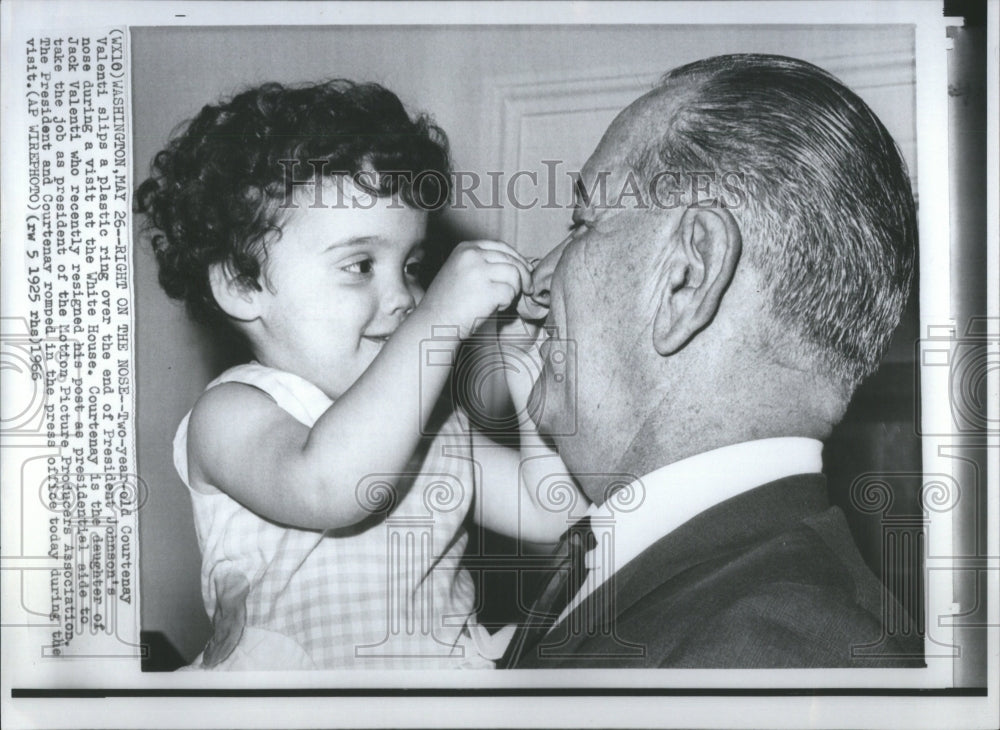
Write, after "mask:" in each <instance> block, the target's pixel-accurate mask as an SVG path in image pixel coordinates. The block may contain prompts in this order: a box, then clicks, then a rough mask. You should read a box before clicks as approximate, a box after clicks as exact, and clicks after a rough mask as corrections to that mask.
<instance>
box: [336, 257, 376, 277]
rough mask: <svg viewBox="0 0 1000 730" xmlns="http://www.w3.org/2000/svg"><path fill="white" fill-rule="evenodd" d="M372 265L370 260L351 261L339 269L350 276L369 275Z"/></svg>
mask: <svg viewBox="0 0 1000 730" xmlns="http://www.w3.org/2000/svg"><path fill="white" fill-rule="evenodd" d="M373 263H374V262H373V261H372V260H371V259H360V260H359V261H352V262H351V263H349V264H347V266H342V267H341V268H342V269H343V270H344V271H346V272H348V273H351V274H370V273H372V268H373Z"/></svg>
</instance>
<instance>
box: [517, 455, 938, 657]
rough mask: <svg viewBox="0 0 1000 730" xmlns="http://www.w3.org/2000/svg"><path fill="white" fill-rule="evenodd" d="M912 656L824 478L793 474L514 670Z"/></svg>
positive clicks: (675, 537) (917, 644)
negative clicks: (829, 498) (890, 629)
mask: <svg viewBox="0 0 1000 730" xmlns="http://www.w3.org/2000/svg"><path fill="white" fill-rule="evenodd" d="M574 623H576V625H575V626H574ZM886 625H889V626H892V627H894V635H888V634H887V632H886V631H885V629H884V627H885V626H886ZM922 652H923V644H922V639H921V637H920V636H919V635H918V633H917V631H915V630H913V628H912V626H911V625H910V623H909V621H908V620H907V619H906V618H905V616H904V615H903V614H902V612H901V609H900V607H899V605H898V603H896V601H895V599H894V598H893V597H892V595H891V594H890V593H889V592H888V591H887V590H886V589H885V588H884V587H883V585H882V583H881V582H880V581H879V580H878V578H876V577H875V575H874V574H873V573H872V572H871V571H870V570H869V568H868V567H867V565H866V564H865V563H864V561H863V560H862V558H861V555H860V554H859V553H858V550H857V548H856V547H855V545H854V541H853V540H852V538H851V534H850V531H849V530H848V527H847V523H846V522H845V520H844V515H843V513H842V512H841V511H840V509H838V508H836V507H830V506H829V505H828V503H827V498H826V479H825V478H824V477H823V476H822V475H820V474H806V475H798V476H793V477H788V478H786V479H781V480H778V481H775V482H771V483H769V484H765V485H764V486H761V487H757V488H756V489H753V490H751V491H749V492H745V493H743V494H741V495H738V496H736V497H733V498H732V499H729V500H727V501H725V502H723V503H721V504H718V505H716V506H715V507H712V508H711V509H709V510H706V511H705V512H702V513H701V514H699V515H697V516H696V517H694V518H693V519H691V520H689V521H688V522H687V523H685V524H683V525H681V526H680V527H679V528H677V529H676V530H674V531H673V532H671V533H670V534H668V535H666V536H665V537H663V538H662V539H660V540H659V541H658V542H656V543H654V544H653V545H652V546H650V547H649V548H647V549H646V550H645V551H644V552H643V553H641V554H640V555H639V556H638V557H636V558H635V559H633V560H631V561H630V562H628V563H627V564H626V565H625V566H623V567H622V568H621V570H619V571H618V573H616V574H615V575H614V576H613V577H612V579H611V580H609V581H608V582H606V583H604V584H603V585H602V586H601V587H600V588H598V590H597V591H595V592H594V593H593V594H592V595H591V596H590V597H589V598H588V599H587V600H586V601H584V602H583V603H582V604H581V605H580V606H577V607H576V609H574V611H573V612H572V613H571V614H570V615H569V616H568V617H567V618H566V619H565V620H563V621H562V622H560V623H559V624H557V625H556V626H555V627H554V628H553V630H552V631H551V632H550V633H549V634H548V635H547V637H546V638H545V640H544V641H543V642H542V644H540V645H539V646H537V647H534V648H530V649H528V650H526V651H525V654H524V655H523V656H522V657H521V659H520V661H519V662H518V663H517V665H516V666H517V668H531V667H537V668H549V667H553V668H554V667H900V666H911V667H912V666H918V667H919V666H923V665H924V664H923V656H922Z"/></svg>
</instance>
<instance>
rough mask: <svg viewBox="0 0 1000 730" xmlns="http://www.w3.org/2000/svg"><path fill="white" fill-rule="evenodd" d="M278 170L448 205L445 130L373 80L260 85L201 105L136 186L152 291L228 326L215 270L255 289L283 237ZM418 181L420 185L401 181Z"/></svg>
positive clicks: (282, 175)
mask: <svg viewBox="0 0 1000 730" xmlns="http://www.w3.org/2000/svg"><path fill="white" fill-rule="evenodd" d="M291 160H295V161H296V163H290V161H291ZM286 169H287V170H291V171H292V172H293V173H294V175H295V179H296V180H298V179H299V178H300V177H302V176H305V175H307V174H308V172H309V171H310V170H312V171H313V172H314V173H316V174H319V175H324V176H328V177H329V176H333V175H339V174H346V175H350V176H354V179H355V182H356V183H358V182H360V185H361V186H362V187H364V188H365V189H366V190H368V192H370V193H374V194H376V195H379V196H382V197H384V196H387V195H392V194H394V193H398V194H399V195H400V196H401V197H402V198H403V200H404V201H405V202H406V203H407V204H409V205H418V204H420V203H421V200H419V199H418V195H419V194H420V193H423V192H424V190H423V188H424V183H426V182H428V181H430V182H431V183H433V184H434V185H435V186H437V187H436V188H435V190H434V191H433V192H432V194H430V195H426V198H428V199H433V200H435V201H439V202H437V204H436V207H437V208H439V207H440V205H441V204H442V202H443V201H445V200H447V198H448V180H449V171H450V164H449V155H448V141H447V137H446V136H445V134H444V132H443V131H442V130H441V129H440V128H439V127H437V126H436V125H435V124H434V123H433V122H432V121H431V120H430V119H429V118H428V117H427V116H426V115H420V116H417V117H416V118H414V119H411V118H410V116H409V115H408V114H407V112H406V109H405V108H404V107H403V104H402V102H401V101H400V100H399V98H398V97H397V96H396V95H395V94H393V93H392V92H391V91H389V90H387V89H385V88H383V87H382V86H379V85H378V84H371V83H369V84H358V83H354V82H351V81H347V80H344V79H335V80H331V81H326V82H322V83H317V84H307V85H299V86H285V85H282V84H278V83H267V84H263V85H261V86H256V87H253V88H249V89H246V90H244V91H242V92H240V93H239V94H237V95H236V96H233V97H232V98H231V99H228V100H223V101H222V102H220V103H219V104H216V105H208V106H205V107H204V108H203V109H202V110H201V112H199V113H198V115H197V116H195V117H194V119H192V120H190V121H189V122H187V123H185V124H184V125H182V126H181V128H180V129H179V131H177V132H175V133H174V135H172V138H171V140H170V142H169V143H168V144H167V146H166V148H165V149H163V150H161V151H160V152H158V153H157V154H156V156H155V157H154V159H153V162H152V165H151V173H150V177H149V178H148V179H147V180H145V181H144V182H143V183H142V184H141V185H139V187H138V189H137V191H136V208H137V210H138V212H140V213H145V214H146V215H147V216H148V228H150V229H152V235H151V242H152V247H153V251H154V253H155V254H156V260H157V264H158V266H159V280H160V285H161V286H162V287H163V289H164V291H165V292H166V293H167V295H168V296H170V297H171V298H174V299H178V300H181V301H183V302H184V303H185V305H186V307H187V311H188V313H189V314H190V315H191V316H192V318H194V319H195V320H198V321H203V322H205V321H207V322H217V321H220V320H222V321H224V320H225V316H224V315H223V313H222V312H221V310H220V309H219V306H218V304H217V303H216V301H215V298H214V297H213V296H212V289H211V286H210V284H209V273H208V272H209V267H210V266H211V265H213V264H217V263H224V264H225V265H226V266H227V268H228V270H229V271H230V273H231V274H232V275H233V276H234V278H235V279H236V281H238V282H239V283H240V284H241V285H243V286H247V287H250V288H253V289H256V290H260V281H259V279H260V274H261V271H262V268H261V267H262V265H263V264H264V261H265V258H266V250H265V245H266V243H268V242H269V240H274V239H276V238H277V237H280V234H281V224H282V222H283V220H284V217H285V216H286V215H287V210H283V209H282V205H281V202H280V201H282V200H286V201H287V200H288V198H287V196H288V194H289V192H290V190H289V188H290V185H288V179H287V178H288V177H289V175H288V174H287V173H286ZM317 171H318V172H317ZM372 172H374V173H380V172H391V173H393V174H391V175H379V176H377V177H376V176H373V175H370V174H369V173H372ZM400 173H402V174H400ZM417 175H419V181H420V183H421V185H420V189H416V188H417V185H409V184H408V182H413V181H414V180H416V179H417V177H416V176H417ZM316 182H319V181H316ZM424 207H428V206H424ZM431 207H434V206H433V204H432V206H431ZM435 253H436V254H437V255H435ZM428 254H429V257H428V258H429V259H431V260H434V259H437V260H441V259H442V258H443V255H444V254H443V253H442V252H433V251H429V252H428Z"/></svg>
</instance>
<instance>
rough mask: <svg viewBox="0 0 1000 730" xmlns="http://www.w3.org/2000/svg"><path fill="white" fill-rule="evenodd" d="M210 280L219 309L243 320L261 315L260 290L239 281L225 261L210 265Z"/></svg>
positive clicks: (246, 320) (236, 318)
mask: <svg viewBox="0 0 1000 730" xmlns="http://www.w3.org/2000/svg"><path fill="white" fill-rule="evenodd" d="M208 281H209V284H210V285H211V286H212V296H213V297H215V301H216V302H217V303H218V305H219V309H221V310H222V311H223V312H225V313H226V314H227V315H229V316H230V317H232V318H233V319H235V320H239V321H241V322H250V321H252V320H254V319H257V318H258V317H259V316H260V299H259V297H258V296H257V294H258V292H257V291H254V290H253V289H251V288H250V287H248V286H247V285H246V284H244V283H243V282H241V281H239V280H238V279H237V277H235V276H234V275H233V273H232V272H231V271H230V270H229V267H228V266H226V264H225V263H217V264H211V265H210V266H209V267H208Z"/></svg>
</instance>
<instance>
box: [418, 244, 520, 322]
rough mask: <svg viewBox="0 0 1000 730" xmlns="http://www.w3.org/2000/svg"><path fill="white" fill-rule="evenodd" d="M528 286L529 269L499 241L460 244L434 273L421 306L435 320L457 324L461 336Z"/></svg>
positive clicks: (518, 255)
mask: <svg viewBox="0 0 1000 730" xmlns="http://www.w3.org/2000/svg"><path fill="white" fill-rule="evenodd" d="M530 290H531V269H530V267H529V266H528V262H527V261H526V260H525V259H524V257H523V256H521V254H519V253H518V252H517V251H515V250H514V249H513V248H511V247H510V246H508V245H507V244H506V243H502V242H500V241H466V242H464V243H461V244H459V245H458V246H457V247H456V248H455V250H454V252H452V254H451V256H449V257H448V260H447V261H446V262H445V264H444V266H443V267H442V269H441V271H440V272H439V273H438V275H437V276H436V277H434V282H433V283H432V284H431V286H430V288H429V289H428V290H427V294H425V295H424V299H423V301H422V302H421V308H422V309H424V310H425V311H430V312H432V313H433V316H434V317H435V318H436V319H437V321H436V322H435V324H442V325H456V326H458V328H459V335H460V337H461V338H462V339H465V338H467V337H469V335H471V334H472V331H473V330H474V329H475V327H476V326H477V325H478V324H479V323H480V322H482V321H483V320H485V319H486V318H487V317H489V316H490V315H492V314H494V313H495V312H497V311H499V310H502V309H506V308H507V307H509V306H510V305H511V303H512V302H513V301H514V300H515V299H517V298H518V296H520V294H521V292H522V291H530Z"/></svg>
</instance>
